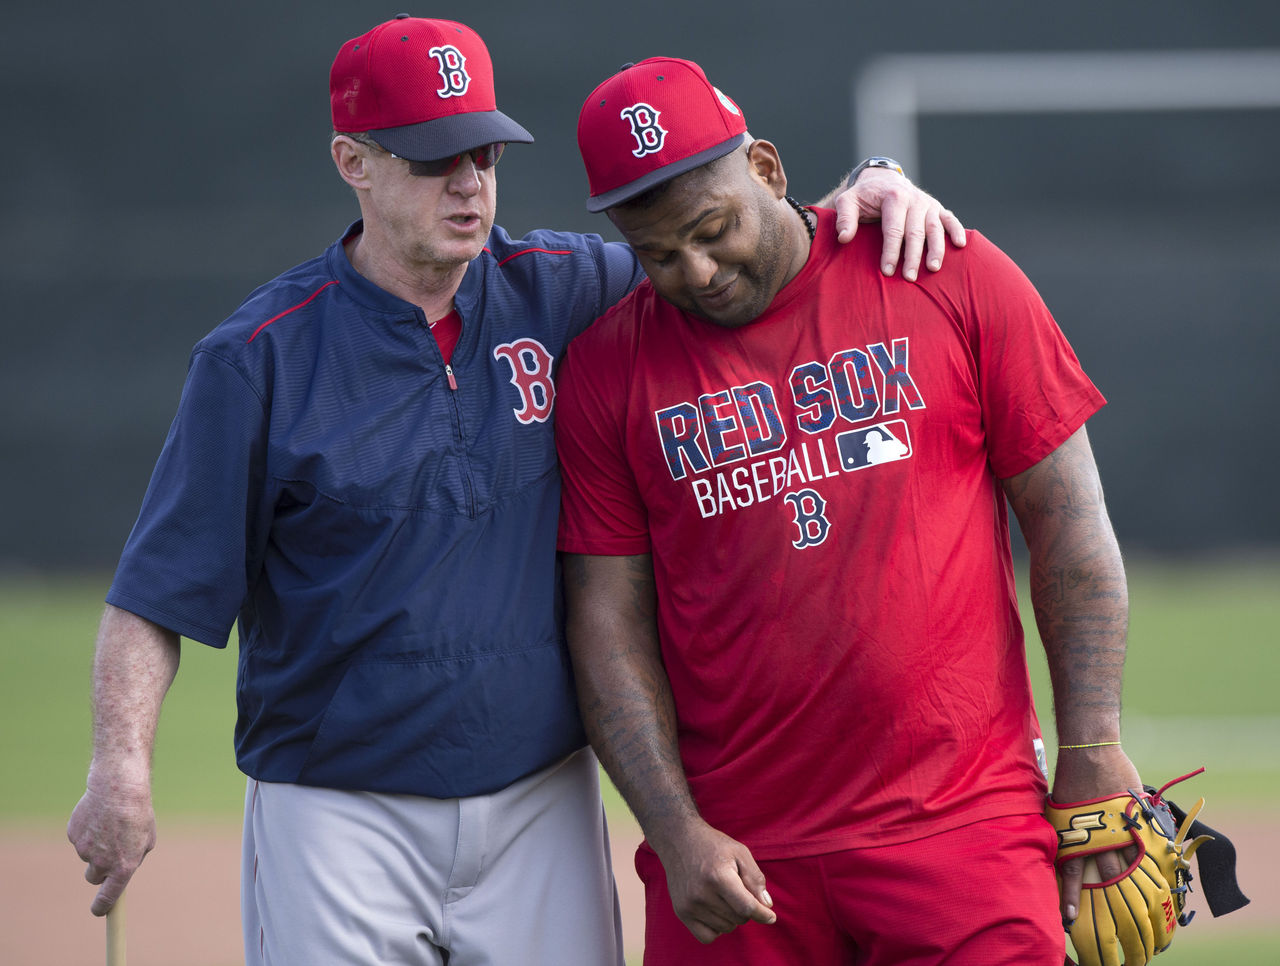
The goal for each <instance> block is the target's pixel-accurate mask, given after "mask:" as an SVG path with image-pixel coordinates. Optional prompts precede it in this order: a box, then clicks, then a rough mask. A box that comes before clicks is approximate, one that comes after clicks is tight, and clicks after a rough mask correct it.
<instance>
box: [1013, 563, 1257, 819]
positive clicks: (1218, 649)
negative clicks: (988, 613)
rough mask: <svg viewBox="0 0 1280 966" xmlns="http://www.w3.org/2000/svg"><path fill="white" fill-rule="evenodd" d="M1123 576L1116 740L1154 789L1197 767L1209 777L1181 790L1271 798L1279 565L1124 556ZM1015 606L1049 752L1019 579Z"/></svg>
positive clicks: (1222, 797) (1218, 797)
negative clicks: (1123, 654)
mask: <svg viewBox="0 0 1280 966" xmlns="http://www.w3.org/2000/svg"><path fill="white" fill-rule="evenodd" d="M1128 572H1129V598H1130V621H1129V651H1128V659H1127V661H1126V664H1125V687H1124V720H1123V728H1124V732H1123V737H1124V739H1125V750H1126V751H1128V753H1129V755H1130V757H1131V758H1132V759H1133V760H1134V763H1135V764H1136V765H1137V766H1138V769H1139V771H1141V772H1142V775H1143V779H1144V780H1145V781H1147V782H1148V783H1151V784H1157V785H1159V784H1162V783H1163V782H1165V781H1167V780H1169V779H1170V778H1174V777H1177V776H1178V775H1183V774H1186V773H1187V772H1189V771H1193V770H1194V769H1196V768H1198V767H1199V766H1201V765H1204V766H1206V769H1207V770H1206V773H1205V774H1204V775H1202V776H1200V777H1199V778H1197V779H1195V781H1194V782H1193V783H1192V784H1190V785H1188V786H1187V788H1188V791H1186V792H1181V797H1183V798H1188V799H1189V800H1191V801H1194V800H1195V797H1196V796H1198V795H1204V796H1205V797H1206V799H1208V800H1209V801H1210V802H1211V803H1219V802H1230V803H1232V804H1237V805H1241V806H1253V805H1257V804H1261V803H1263V802H1267V803H1273V802H1274V801H1275V800H1276V796H1277V794H1278V793H1280V755H1277V754H1276V751H1275V749H1276V748H1277V747H1280V710H1278V703H1277V699H1276V691H1275V688H1276V683H1277V682H1278V681H1280V648H1277V647H1276V646H1275V639H1276V628H1277V627H1280V560H1276V559H1274V558H1271V559H1265V560H1254V561H1251V560H1240V561H1235V562H1230V563H1219V564H1217V565H1214V566H1208V565H1204V564H1200V565H1196V564H1188V563H1171V562H1153V561H1136V562H1135V561H1129V563H1128ZM1022 613H1023V620H1024V623H1025V624H1027V626H1028V631H1027V640H1028V654H1029V663H1030V666H1031V672H1032V686H1033V687H1034V689H1035V693H1036V698H1037V701H1036V704H1037V710H1038V711H1039V713H1040V721H1041V724H1042V726H1043V727H1044V730H1045V732H1046V734H1045V742H1046V745H1048V746H1049V748H1050V749H1052V748H1053V747H1054V745H1055V742H1054V740H1053V737H1054V736H1053V715H1052V713H1051V702H1050V700H1049V694H1050V692H1049V675H1048V670H1047V668H1046V667H1045V661H1044V653H1043V651H1042V650H1041V649H1040V647H1039V638H1038V637H1037V636H1036V634H1035V630H1034V622H1033V621H1032V619H1031V616H1030V615H1031V608H1030V606H1029V604H1028V603H1027V602H1026V594H1025V581H1024V582H1023V604H1022ZM1051 757H1052V756H1051ZM1171 794H1173V793H1171ZM1177 800H1178V796H1177V795H1175V801H1177ZM1210 824H1212V822H1210Z"/></svg>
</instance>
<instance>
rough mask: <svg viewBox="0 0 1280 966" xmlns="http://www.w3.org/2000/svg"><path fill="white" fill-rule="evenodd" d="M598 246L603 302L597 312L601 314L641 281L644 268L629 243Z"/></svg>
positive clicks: (610, 243) (608, 243) (611, 243)
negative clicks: (599, 250) (599, 249)
mask: <svg viewBox="0 0 1280 966" xmlns="http://www.w3.org/2000/svg"><path fill="white" fill-rule="evenodd" d="M600 248H601V255H600V259H601V270H600V275H601V278H602V279H603V283H602V286H601V288H602V293H601V294H602V297H603V304H602V306H601V308H600V313H599V314H601V315H603V314H604V313H605V312H606V311H608V310H609V309H610V308H612V307H613V306H614V305H616V304H618V302H620V301H621V300H622V298H623V297H624V296H625V295H626V294H627V293H628V292H630V291H631V290H632V289H633V288H635V287H636V286H637V285H639V284H640V283H641V282H643V281H644V277H645V276H644V269H642V268H641V267H640V260H639V259H638V258H636V254H635V252H633V251H632V250H631V246H630V245H627V244H625V243H623V242H605V243H604V244H603V245H601V246H600Z"/></svg>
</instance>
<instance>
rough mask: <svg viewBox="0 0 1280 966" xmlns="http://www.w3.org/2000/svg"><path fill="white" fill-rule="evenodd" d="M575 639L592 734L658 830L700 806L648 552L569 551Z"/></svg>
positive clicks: (581, 695) (625, 790)
mask: <svg viewBox="0 0 1280 966" xmlns="http://www.w3.org/2000/svg"><path fill="white" fill-rule="evenodd" d="M564 567H565V586H566V595H567V600H568V604H569V619H568V634H569V648H570V652H571V654H572V657H573V662H574V672H575V676H576V678H577V686H578V701H579V706H580V709H581V712H582V718H583V723H584V725H585V727H586V730H587V737H588V738H589V739H590V741H591V744H592V747H593V748H594V749H595V751H596V754H597V755H598V756H599V758H600V761H601V763H602V764H603V765H604V768H605V771H606V772H607V773H608V774H609V777H610V778H611V779H612V780H613V782H614V784H615V785H616V786H617V787H618V790H619V791H620V792H621V793H622V795H623V798H625V799H626V801H627V804H628V805H629V806H630V807H631V809H632V811H633V812H635V814H636V818H637V819H638V820H639V821H640V824H641V827H642V828H643V829H644V831H645V834H646V835H647V836H649V837H650V838H651V839H653V838H655V837H657V836H660V835H662V834H663V832H664V830H666V829H667V828H669V827H670V825H671V824H672V823H677V822H680V821H684V820H687V819H689V818H690V817H693V816H696V815H697V809H696V806H694V804H693V799H692V796H691V794H690V792H689V787H688V783H687V781H686V780H685V775H684V766H683V763H682V762H681V760H680V753H679V745H678V741H677V733H678V729H677V722H676V711H675V705H674V702H673V701H672V696H671V684H670V681H669V679H668V677H667V673H666V668H665V666H664V665H663V663H662V655H661V649H660V645H659V640H658V631H657V613H656V595H655V590H654V579H653V565H652V561H651V558H650V557H649V556H648V555H647V554H645V555H638V556H635V557H617V558H600V557H583V556H579V555H566V558H565V564H564Z"/></svg>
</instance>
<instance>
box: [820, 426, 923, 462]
mask: <svg viewBox="0 0 1280 966" xmlns="http://www.w3.org/2000/svg"><path fill="white" fill-rule="evenodd" d="M836 446H837V447H838V448H839V450H840V468H841V469H843V470H844V471H845V472H847V473H852V472H853V471H854V470H865V469H866V468H867V467H868V466H879V465H880V464H881V463H893V462H896V461H897V460H905V459H907V458H908V457H909V456H910V455H911V437H910V435H909V434H908V433H907V424H906V421H905V420H902V419H894V420H891V421H890V422H887V423H876V425H874V426H868V427H867V428H866V429H855V430H852V431H850V432H847V433H841V434H840V435H839V436H837V437H836Z"/></svg>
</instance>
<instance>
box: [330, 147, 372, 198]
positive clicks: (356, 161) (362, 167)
mask: <svg viewBox="0 0 1280 966" xmlns="http://www.w3.org/2000/svg"><path fill="white" fill-rule="evenodd" d="M329 156H330V157H332V158H333V164H334V167H336V168H337V169H338V175H339V177H341V178H342V180H343V181H345V182H346V183H347V184H349V185H351V187H353V188H355V189H356V190H357V191H359V190H360V189H362V188H368V187H369V149H368V148H366V147H365V146H364V145H363V144H360V143H359V142H357V141H353V140H352V139H351V138H349V137H347V136H346V135H345V134H339V135H338V136H337V137H335V138H334V139H333V140H332V141H331V142H330V143H329Z"/></svg>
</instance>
